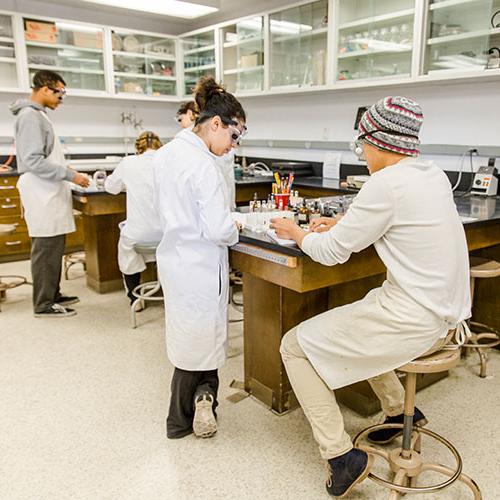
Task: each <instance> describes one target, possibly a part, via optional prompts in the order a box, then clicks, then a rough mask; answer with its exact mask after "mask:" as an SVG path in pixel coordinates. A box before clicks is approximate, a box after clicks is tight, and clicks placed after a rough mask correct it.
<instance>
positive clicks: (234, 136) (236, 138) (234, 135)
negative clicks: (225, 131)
mask: <svg viewBox="0 0 500 500" xmlns="http://www.w3.org/2000/svg"><path fill="white" fill-rule="evenodd" d="M234 123H235V122H234ZM235 124H236V123H235ZM228 128H229V131H230V132H231V142H232V143H233V144H236V145H239V144H240V141H241V139H243V137H245V135H246V134H247V128H246V127H245V126H243V130H239V129H237V128H236V127H235V126H233V125H228Z"/></svg>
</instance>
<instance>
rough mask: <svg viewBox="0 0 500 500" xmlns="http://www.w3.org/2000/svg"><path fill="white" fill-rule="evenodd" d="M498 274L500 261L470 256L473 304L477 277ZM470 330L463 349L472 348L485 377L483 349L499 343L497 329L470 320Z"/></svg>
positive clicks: (485, 358) (481, 372)
mask: <svg viewBox="0 0 500 500" xmlns="http://www.w3.org/2000/svg"><path fill="white" fill-rule="evenodd" d="M498 276H500V262H497V261H496V260H488V259H482V258H480V257H471V258H470V296H471V302H472V304H474V288H475V285H476V279H477V278H497V277H498ZM470 326H471V329H472V330H473V331H472V337H471V338H470V340H469V342H468V343H467V344H464V345H463V346H462V347H463V348H464V351H465V352H467V349H474V350H475V351H476V352H477V354H478V356H479V361H480V362H481V368H480V371H479V376H480V377H481V378H485V377H486V362H487V357H486V352H485V349H489V348H491V347H495V346H497V345H499V344H500V334H499V332H498V331H497V330H495V329H494V328H492V327H491V326H488V325H485V324H483V323H477V322H475V321H471V322H470ZM475 329H479V330H480V333H479V332H475V331H474V330H475Z"/></svg>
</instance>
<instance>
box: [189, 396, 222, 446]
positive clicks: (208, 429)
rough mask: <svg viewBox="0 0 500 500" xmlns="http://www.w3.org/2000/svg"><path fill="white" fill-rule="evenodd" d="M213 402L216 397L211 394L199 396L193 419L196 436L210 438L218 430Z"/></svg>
mask: <svg viewBox="0 0 500 500" xmlns="http://www.w3.org/2000/svg"><path fill="white" fill-rule="evenodd" d="M213 403H214V398H213V396H212V395H211V394H203V395H201V396H199V397H198V400H197V401H196V403H195V410H194V420H193V432H194V434H195V436H197V437H201V438H209V437H212V436H214V435H215V433H216V432H217V422H216V420H215V415H214V411H213V408H212V405H213Z"/></svg>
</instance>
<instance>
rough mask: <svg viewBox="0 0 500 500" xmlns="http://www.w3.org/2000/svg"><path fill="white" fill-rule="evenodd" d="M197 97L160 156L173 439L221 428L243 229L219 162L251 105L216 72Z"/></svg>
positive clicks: (161, 260) (161, 261)
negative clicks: (189, 124) (235, 255)
mask: <svg viewBox="0 0 500 500" xmlns="http://www.w3.org/2000/svg"><path fill="white" fill-rule="evenodd" d="M195 101H196V104H197V107H198V110H199V115H198V117H197V118H196V121H195V125H194V128H193V129H192V130H191V129H185V130H183V131H182V132H180V133H179V134H177V135H176V137H175V138H174V139H173V140H172V141H171V142H170V143H169V144H167V145H165V146H163V147H162V148H161V149H160V150H159V151H158V153H157V154H156V156H155V159H154V174H155V190H156V203H157V208H158V211H159V215H160V222H161V227H162V231H163V237H162V240H161V242H160V245H159V246H158V250H157V254H156V259H157V264H158V271H159V275H160V281H161V284H162V287H163V293H164V297H165V321H166V343H167V354H168V357H169V359H170V361H171V362H172V364H173V365H174V366H175V370H174V374H173V377H172V384H171V398H170V408H169V413H168V417H167V437H168V438H171V439H175V438H182V437H184V436H187V435H188V434H191V433H192V432H194V433H195V435H196V436H198V437H211V436H213V435H214V434H215V432H216V431H217V424H216V420H215V408H216V407H217V390H218V386H219V378H218V372H217V370H218V369H219V368H220V367H221V366H222V365H223V364H224V362H225V360H226V351H227V304H228V294H229V264H228V247H229V246H231V245H234V244H235V243H236V242H237V241H238V229H237V226H236V224H235V222H234V221H233V220H232V217H231V213H230V209H229V201H228V198H227V194H226V190H225V186H224V179H223V177H222V174H221V171H220V168H218V166H217V164H216V160H217V158H219V157H221V156H223V155H225V154H227V153H229V152H230V151H231V150H232V149H233V148H234V147H235V146H236V145H237V144H238V142H239V140H240V138H241V137H242V135H243V134H244V132H245V131H246V127H245V121H246V115H245V111H244V110H243V107H242V106H241V104H240V103H239V102H238V101H237V99H236V98H235V97H234V96H233V95H232V94H230V93H229V92H227V91H226V90H225V89H224V87H222V86H221V85H219V84H218V83H217V82H216V81H215V80H214V79H213V78H212V77H204V78H202V79H200V81H199V82H198V84H197V86H196V88H195ZM166 165H168V168H165V167H166Z"/></svg>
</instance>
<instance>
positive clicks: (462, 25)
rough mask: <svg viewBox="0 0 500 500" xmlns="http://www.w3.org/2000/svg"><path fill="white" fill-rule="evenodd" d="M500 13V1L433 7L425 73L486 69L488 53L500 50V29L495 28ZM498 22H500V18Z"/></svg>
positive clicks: (449, 0)
mask: <svg viewBox="0 0 500 500" xmlns="http://www.w3.org/2000/svg"><path fill="white" fill-rule="evenodd" d="M499 10H500V0H482V1H478V0H442V1H440V2H433V3H431V4H430V5H429V12H428V24H427V42H426V49H425V60H424V61H425V62H424V73H426V74H432V73H437V72H449V71H471V70H472V71H481V70H483V69H485V68H486V67H487V65H488V50H489V49H490V48H492V47H500V28H493V27H492V25H491V18H492V15H493V14H494V13H495V12H496V11H499ZM497 22H500V14H499V15H498V16H497ZM497 67H498V65H497Z"/></svg>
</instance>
